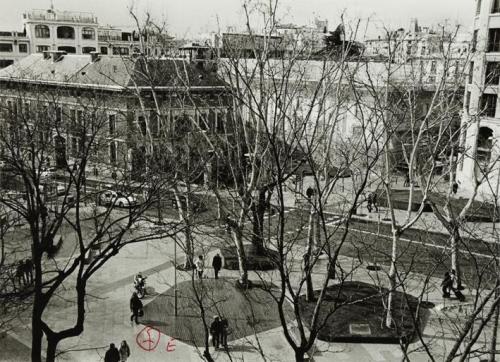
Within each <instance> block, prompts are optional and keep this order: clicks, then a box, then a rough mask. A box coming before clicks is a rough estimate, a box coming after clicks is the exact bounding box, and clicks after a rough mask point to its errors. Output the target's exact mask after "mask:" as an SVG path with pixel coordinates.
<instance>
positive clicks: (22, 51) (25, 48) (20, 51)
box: [19, 43, 28, 53]
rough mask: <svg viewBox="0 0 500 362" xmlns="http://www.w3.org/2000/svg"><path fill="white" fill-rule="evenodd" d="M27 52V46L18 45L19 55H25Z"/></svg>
mask: <svg viewBox="0 0 500 362" xmlns="http://www.w3.org/2000/svg"><path fill="white" fill-rule="evenodd" d="M27 52H28V44H24V43H21V44H19V53H27Z"/></svg>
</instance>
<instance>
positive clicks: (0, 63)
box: [0, 59, 14, 69]
mask: <svg viewBox="0 0 500 362" xmlns="http://www.w3.org/2000/svg"><path fill="white" fill-rule="evenodd" d="M11 64H14V61H13V60H12V59H0V69H2V68H5V67H8V66H9V65H11Z"/></svg>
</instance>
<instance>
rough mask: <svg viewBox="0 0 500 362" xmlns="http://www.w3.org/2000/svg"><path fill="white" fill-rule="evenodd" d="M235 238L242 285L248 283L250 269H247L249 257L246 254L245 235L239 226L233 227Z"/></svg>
mask: <svg viewBox="0 0 500 362" xmlns="http://www.w3.org/2000/svg"><path fill="white" fill-rule="evenodd" d="M232 234H233V240H234V244H235V245H236V252H237V253H238V267H239V269H240V283H241V285H247V284H248V270H247V258H246V255H245V249H244V246H243V235H242V234H241V231H240V230H239V227H236V228H234V227H233V228H232Z"/></svg>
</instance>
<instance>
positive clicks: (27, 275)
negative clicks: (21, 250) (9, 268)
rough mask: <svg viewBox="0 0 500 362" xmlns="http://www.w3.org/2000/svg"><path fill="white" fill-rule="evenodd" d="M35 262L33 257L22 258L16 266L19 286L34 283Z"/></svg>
mask: <svg viewBox="0 0 500 362" xmlns="http://www.w3.org/2000/svg"><path fill="white" fill-rule="evenodd" d="M33 269H34V267H33V262H32V261H31V259H26V260H20V261H19V262H18V264H17V268H16V279H17V281H18V282H19V286H20V287H23V286H27V285H30V284H31V283H33Z"/></svg>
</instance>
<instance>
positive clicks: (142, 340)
mask: <svg viewBox="0 0 500 362" xmlns="http://www.w3.org/2000/svg"><path fill="white" fill-rule="evenodd" d="M160 338H161V333H160V331H159V330H158V329H156V328H154V327H149V326H146V327H144V328H143V329H141V330H140V331H139V333H137V337H136V338H135V341H136V343H137V345H138V346H139V347H141V348H142V349H143V350H144V351H146V352H151V351H154V350H155V349H156V347H157V346H158V343H160Z"/></svg>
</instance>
